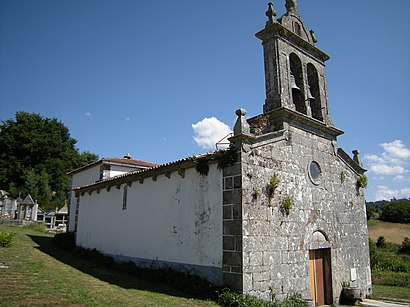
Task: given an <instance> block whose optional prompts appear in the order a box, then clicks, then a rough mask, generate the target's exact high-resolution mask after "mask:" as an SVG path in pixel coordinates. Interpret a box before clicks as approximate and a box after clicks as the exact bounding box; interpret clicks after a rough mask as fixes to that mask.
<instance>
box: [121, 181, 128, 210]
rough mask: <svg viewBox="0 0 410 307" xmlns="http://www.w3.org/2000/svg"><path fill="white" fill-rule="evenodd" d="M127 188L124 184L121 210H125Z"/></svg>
mask: <svg viewBox="0 0 410 307" xmlns="http://www.w3.org/2000/svg"><path fill="white" fill-rule="evenodd" d="M127 190H128V186H127V185H125V186H124V192H123V194H122V210H127Z"/></svg>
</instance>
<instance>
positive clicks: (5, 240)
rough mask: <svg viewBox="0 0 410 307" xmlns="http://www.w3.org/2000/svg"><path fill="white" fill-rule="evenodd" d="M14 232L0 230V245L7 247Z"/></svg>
mask: <svg viewBox="0 0 410 307" xmlns="http://www.w3.org/2000/svg"><path fill="white" fill-rule="evenodd" d="M14 236H15V234H14V232H9V231H3V230H0V246H1V247H9V246H10V245H11V243H12V241H13V239H14Z"/></svg>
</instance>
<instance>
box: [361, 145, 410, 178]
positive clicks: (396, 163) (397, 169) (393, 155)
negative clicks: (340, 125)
mask: <svg viewBox="0 0 410 307" xmlns="http://www.w3.org/2000/svg"><path fill="white" fill-rule="evenodd" d="M380 147H382V148H383V152H382V153H381V154H379V155H375V154H367V155H365V156H364V158H363V160H364V161H365V162H367V163H368V164H369V166H370V172H373V173H374V174H377V175H387V176H397V175H402V174H405V173H408V172H409V170H408V169H406V164H407V159H410V149H408V148H406V146H405V145H404V144H403V142H402V141H401V140H394V141H392V142H390V143H382V144H380Z"/></svg>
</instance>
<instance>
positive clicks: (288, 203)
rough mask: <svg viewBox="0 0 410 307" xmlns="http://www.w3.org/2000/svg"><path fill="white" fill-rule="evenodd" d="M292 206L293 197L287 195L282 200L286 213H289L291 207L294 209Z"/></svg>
mask: <svg viewBox="0 0 410 307" xmlns="http://www.w3.org/2000/svg"><path fill="white" fill-rule="evenodd" d="M292 206H293V199H292V197H290V196H287V197H285V198H284V199H283V200H282V208H283V210H284V211H285V213H286V215H289V213H290V209H292Z"/></svg>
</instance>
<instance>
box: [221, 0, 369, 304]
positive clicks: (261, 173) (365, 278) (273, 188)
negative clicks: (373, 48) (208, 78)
mask: <svg viewBox="0 0 410 307" xmlns="http://www.w3.org/2000/svg"><path fill="white" fill-rule="evenodd" d="M285 7H286V13H285V14H284V15H283V16H282V17H280V18H278V19H275V16H276V12H275V10H274V8H273V4H272V3H269V5H268V11H267V12H266V15H267V17H268V21H267V22H266V25H265V27H264V29H263V30H261V31H259V32H258V33H256V37H258V38H259V39H261V40H262V45H263V50H264V62H265V78H266V100H265V103H264V106H263V113H262V114H260V115H257V116H255V117H253V118H250V119H247V120H246V119H245V115H246V111H245V110H244V109H239V110H237V111H236V115H237V116H238V119H237V121H236V124H235V127H234V136H232V137H230V138H229V140H230V142H231V144H232V145H233V146H234V148H236V149H237V151H238V156H239V159H238V162H237V163H236V164H235V165H233V166H229V167H226V168H224V171H223V180H224V182H230V181H229V180H231V179H230V177H235V180H237V185H236V187H235V188H234V189H233V190H232V191H231V190H230V186H229V185H226V186H225V188H224V191H223V278H224V283H225V284H226V285H229V286H230V287H232V288H234V289H236V290H239V291H241V292H243V293H246V294H249V295H253V296H257V297H259V298H262V299H269V298H271V296H272V294H275V297H276V298H277V299H284V298H286V297H287V296H288V295H289V294H291V293H300V294H301V295H302V297H303V298H304V299H306V301H307V303H309V305H308V306H323V305H331V304H338V303H339V302H342V301H343V299H344V295H345V292H344V291H345V289H343V286H342V285H345V284H349V285H350V287H352V288H355V289H357V293H356V294H357V295H356V296H357V299H360V298H363V297H364V296H365V295H366V294H369V293H370V292H371V271H370V261H369V248H368V232H367V221H366V207H365V199H364V192H363V186H361V185H360V184H359V183H360V182H359V179H360V178H362V177H363V176H364V173H365V171H366V170H365V169H363V167H362V165H361V163H360V160H359V157H358V152H357V151H354V156H353V158H351V157H350V156H349V155H348V154H347V153H346V152H345V151H344V150H343V149H341V148H338V147H337V142H336V140H337V137H338V136H339V135H341V134H342V133H343V131H342V130H339V129H337V128H335V127H334V125H333V122H332V120H331V118H330V113H329V104H328V96H327V90H326V76H325V61H326V60H328V59H329V56H328V55H326V54H325V53H324V52H322V51H321V50H319V49H318V48H317V47H316V45H315V44H316V42H317V39H316V38H315V36H314V34H313V31H307V30H306V27H305V24H304V23H303V21H302V19H301V18H300V16H299V11H298V6H297V3H296V0H287V1H286V5H285ZM239 179H240V180H239ZM228 188H229V189H228Z"/></svg>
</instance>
